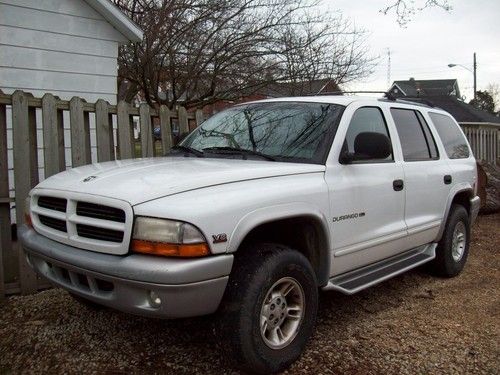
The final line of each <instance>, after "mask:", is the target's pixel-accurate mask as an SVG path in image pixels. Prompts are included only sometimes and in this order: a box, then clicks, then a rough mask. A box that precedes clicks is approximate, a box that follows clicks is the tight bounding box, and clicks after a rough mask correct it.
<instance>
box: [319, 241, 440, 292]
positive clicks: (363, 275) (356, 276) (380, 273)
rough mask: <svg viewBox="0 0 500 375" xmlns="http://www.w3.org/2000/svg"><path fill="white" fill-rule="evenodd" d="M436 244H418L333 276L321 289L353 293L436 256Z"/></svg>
mask: <svg viewBox="0 0 500 375" xmlns="http://www.w3.org/2000/svg"><path fill="white" fill-rule="evenodd" d="M436 246H437V244H435V243H432V244H428V245H424V246H420V247H417V248H415V249H412V250H409V251H406V252H404V253H403V254H399V255H396V256H394V257H392V258H389V259H384V260H382V261H380V262H377V263H373V264H370V265H368V266H365V267H362V268H358V269H356V270H354V271H350V272H347V273H344V274H342V275H338V276H335V277H333V278H331V279H330V281H329V282H328V284H327V285H326V286H325V287H324V288H323V290H337V291H339V292H342V293H344V294H354V293H356V292H359V291H360V290H363V289H366V288H368V287H370V286H372V285H375V284H378V283H380V282H382V281H384V280H387V279H390V278H391V277H394V276H396V275H399V274H401V273H403V272H406V271H408V270H410V269H412V268H415V267H418V266H420V265H421V264H424V263H427V262H429V261H430V260H432V259H434V258H435V257H436Z"/></svg>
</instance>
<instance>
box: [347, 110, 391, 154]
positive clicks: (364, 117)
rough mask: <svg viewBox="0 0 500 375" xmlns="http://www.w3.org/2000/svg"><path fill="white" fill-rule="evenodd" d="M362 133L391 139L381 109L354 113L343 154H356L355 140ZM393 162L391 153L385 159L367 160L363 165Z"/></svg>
mask: <svg viewBox="0 0 500 375" xmlns="http://www.w3.org/2000/svg"><path fill="white" fill-rule="evenodd" d="M361 133H379V134H382V135H384V136H386V137H387V138H389V139H390V137H389V132H388V130H387V125H386V123H385V119H384V115H383V114H382V111H381V110H380V108H377V107H362V108H359V109H357V110H356V112H354V115H353V116H352V119H351V123H350V124H349V128H348V129H347V134H346V137H345V140H344V143H343V145H342V154H344V153H348V154H355V152H356V150H355V147H354V145H355V140H356V137H357V136H358V135H359V134H361ZM393 160H394V156H393V154H392V152H391V154H390V155H389V156H387V157H386V158H384V159H373V158H372V159H365V160H363V163H367V162H368V163H370V162H372V163H373V162H387V161H393Z"/></svg>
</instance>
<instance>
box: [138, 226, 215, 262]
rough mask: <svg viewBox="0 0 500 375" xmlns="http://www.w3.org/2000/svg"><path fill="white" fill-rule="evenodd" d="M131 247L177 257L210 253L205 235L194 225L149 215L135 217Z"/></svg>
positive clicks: (140, 251)
mask: <svg viewBox="0 0 500 375" xmlns="http://www.w3.org/2000/svg"><path fill="white" fill-rule="evenodd" d="M131 249H132V251H135V252H138V253H145V254H154V255H163V256H177V257H199V256H204V255H208V254H210V249H209V247H208V244H207V241H206V239H205V237H204V236H203V234H202V233H201V232H200V231H199V230H198V228H196V227H195V226H193V225H191V224H188V223H184V222H181V221H174V220H165V219H156V218H151V217H137V218H136V219H135V223H134V232H133V234H132V242H131Z"/></svg>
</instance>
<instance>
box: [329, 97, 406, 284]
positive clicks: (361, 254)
mask: <svg viewBox="0 0 500 375" xmlns="http://www.w3.org/2000/svg"><path fill="white" fill-rule="evenodd" d="M351 116H352V117H351ZM344 118H351V121H350V123H348V124H345V123H341V124H340V126H339V131H338V132H337V137H336V139H335V143H334V148H333V149H335V148H336V149H339V148H341V150H340V154H342V153H343V152H345V151H347V152H350V153H353V152H354V151H355V150H354V145H355V139H356V136H357V135H358V134H360V133H363V132H377V133H381V134H383V135H386V136H388V137H389V138H390V139H391V143H392V145H393V152H392V155H390V156H389V157H387V158H385V159H383V160H380V159H373V160H369V159H365V160H362V161H355V162H351V163H349V164H343V163H342V162H340V161H339V155H340V154H335V155H333V160H332V155H330V159H329V161H328V165H327V170H326V174H325V178H326V182H327V184H328V187H329V192H330V211H331V213H332V218H331V220H332V234H333V235H332V238H333V254H332V255H333V256H332V260H331V261H332V264H331V270H332V272H331V273H332V276H333V275H337V274H341V273H344V272H347V271H350V270H352V269H354V268H358V267H360V266H363V265H367V264H370V263H374V262H376V261H378V260H381V259H384V258H387V257H390V256H392V255H395V254H397V253H398V252H401V251H402V247H403V246H404V245H403V244H404V241H405V236H406V225H405V221H404V209H405V192H404V187H403V186H402V185H401V184H402V183H403V180H404V172H403V167H402V163H401V161H400V160H397V158H395V155H394V154H395V153H394V142H393V140H394V139H397V138H396V137H397V135H396V134H395V132H394V129H390V128H388V126H387V122H386V120H385V116H384V113H383V111H382V110H381V108H379V107H374V106H367V107H359V106H353V105H351V106H349V107H347V108H346V110H345V112H344ZM339 146H340V147H339Z"/></svg>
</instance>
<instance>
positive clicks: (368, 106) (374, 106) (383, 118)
mask: <svg viewBox="0 0 500 375" xmlns="http://www.w3.org/2000/svg"><path fill="white" fill-rule="evenodd" d="M362 108H375V109H378V111H379V112H380V114H381V115H382V121H383V122H384V125H385V130H387V137H388V138H389V141H391V156H392V159H391V160H380V159H371V160H354V161H351V162H350V163H343V162H342V161H341V157H342V147H341V148H340V154H339V158H338V162H339V163H340V164H342V165H353V164H388V163H395V162H396V160H395V159H396V158H395V157H394V144H393V142H392V138H391V132H390V131H389V127H388V126H387V120H386V119H385V116H384V111H383V110H382V108H381V107H379V106H376V105H365V106H363V107H359V108H356V110H355V111H354V113H353V116H354V114H355V113H356V111H358V110H359V109H362ZM351 120H352V116H351V119H350V120H349V124H348V125H347V131H349V127H350V126H351ZM346 137H347V132H346V134H345V136H344V139H343V142H345V140H346ZM343 142H342V143H343Z"/></svg>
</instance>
